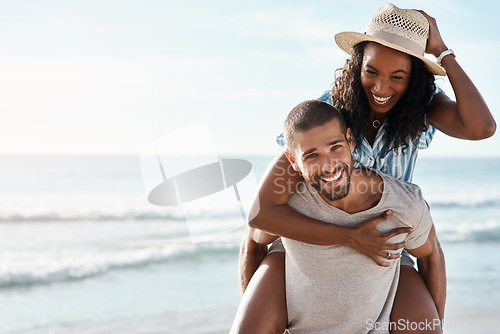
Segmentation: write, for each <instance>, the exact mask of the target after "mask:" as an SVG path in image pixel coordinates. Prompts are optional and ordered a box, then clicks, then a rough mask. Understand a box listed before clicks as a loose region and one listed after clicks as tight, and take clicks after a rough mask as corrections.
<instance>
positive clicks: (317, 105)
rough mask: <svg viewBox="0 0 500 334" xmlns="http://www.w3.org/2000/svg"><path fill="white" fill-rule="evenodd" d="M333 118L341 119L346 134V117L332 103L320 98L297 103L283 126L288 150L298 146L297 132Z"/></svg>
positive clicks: (342, 128) (343, 131)
mask: <svg viewBox="0 0 500 334" xmlns="http://www.w3.org/2000/svg"><path fill="white" fill-rule="evenodd" d="M333 119H338V120H339V124H340V129H341V131H342V134H343V135H344V136H345V135H346V125H345V121H344V118H343V117H342V114H341V113H340V112H339V111H338V110H337V109H336V108H335V107H333V106H332V105H330V104H328V103H326V102H323V101H318V100H308V101H304V102H302V103H300V104H299V105H297V106H296V107H295V108H293V109H292V111H290V113H289V114H288V117H287V118H286V120H285V125H284V128H283V136H284V138H285V143H286V148H287V150H289V151H292V150H293V149H294V148H295V147H296V143H295V141H294V135H295V133H297V132H305V131H308V130H311V129H312V128H315V127H318V126H322V125H324V124H325V123H327V122H329V121H331V120H333Z"/></svg>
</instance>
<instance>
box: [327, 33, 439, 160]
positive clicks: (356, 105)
mask: <svg viewBox="0 0 500 334" xmlns="http://www.w3.org/2000/svg"><path fill="white" fill-rule="evenodd" d="M367 44H368V42H362V43H359V44H357V45H355V46H354V48H353V49H354V52H353V54H352V56H351V58H350V59H348V60H347V61H346V64H345V65H344V68H342V69H338V70H337V76H336V78H335V83H334V86H333V88H332V100H333V104H334V106H335V107H336V108H337V109H339V110H340V112H341V113H342V115H343V116H344V119H345V121H346V124H347V126H348V127H350V128H351V131H352V135H353V137H354V141H355V143H356V146H359V145H361V142H362V140H363V129H364V128H366V126H367V124H369V123H368V122H369V121H370V119H369V116H370V106H369V104H368V99H367V97H366V94H365V92H364V90H363V87H362V85H361V64H362V62H363V55H364V50H365V47H366V45H367ZM410 58H411V75H410V83H409V85H408V88H407V89H406V92H405V94H404V95H403V97H402V98H401V99H400V100H399V101H398V103H397V104H396V105H395V106H394V107H393V108H392V109H391V110H390V111H389V112H388V114H387V118H386V128H385V131H386V133H387V144H388V145H389V147H388V148H389V149H392V150H395V149H397V148H399V147H403V152H405V150H406V148H408V144H409V143H408V141H407V138H409V139H410V140H411V141H412V142H413V143H414V144H417V143H418V140H419V135H420V134H421V133H422V132H424V131H426V130H427V126H426V124H425V114H426V112H427V109H428V106H429V103H430V101H431V98H432V96H433V93H434V91H435V89H436V86H435V83H434V75H433V74H432V73H430V72H429V71H428V70H427V69H426V68H425V65H424V63H423V62H422V61H421V60H420V59H418V58H416V57H410ZM339 72H340V73H339Z"/></svg>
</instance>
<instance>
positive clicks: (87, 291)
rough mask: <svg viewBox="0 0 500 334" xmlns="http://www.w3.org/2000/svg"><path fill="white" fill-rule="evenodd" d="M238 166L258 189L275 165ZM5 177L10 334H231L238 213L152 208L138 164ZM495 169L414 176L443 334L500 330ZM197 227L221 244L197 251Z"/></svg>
mask: <svg viewBox="0 0 500 334" xmlns="http://www.w3.org/2000/svg"><path fill="white" fill-rule="evenodd" d="M232 158H239V159H245V160H248V161H249V162H251V164H252V167H253V170H254V172H255V178H256V181H258V180H259V179H260V178H261V176H262V174H263V173H264V170H265V168H266V167H267V165H268V164H269V162H270V161H271V159H272V157H269V156H240V157H232ZM0 166H2V175H3V176H4V177H2V179H1V181H0V200H1V201H2V203H3V205H2V207H3V209H2V212H1V213H0V259H1V262H0V333H23V334H27V333H30V334H31V333H92V334H96V333H124V334H129V333H130V334H131V333H194V334H196V333H200V334H201V333H205V334H209V333H210V334H215V333H227V332H228V330H229V328H230V326H231V323H232V319H233V317H234V315H235V312H236V308H237V306H238V302H239V298H240V293H239V287H238V274H237V270H238V252H239V245H240V242H241V237H242V235H243V231H244V226H242V225H240V224H241V223H240V222H239V220H240V219H241V217H238V214H237V213H235V212H234V210H233V209H232V208H231V207H230V206H229V204H228V205H227V206H226V205H225V204H224V203H220V201H218V200H217V201H216V200H215V199H213V200H212V201H213V202H211V203H210V199H208V201H209V204H210V205H209V206H207V207H201V208H200V210H199V211H197V212H196V214H195V215H194V216H193V217H190V221H189V222H188V221H186V219H185V217H183V214H182V211H180V210H179V209H178V208H169V207H159V206H154V205H151V204H150V203H148V201H147V191H145V187H144V184H143V177H142V174H141V167H140V157H139V156H2V157H0ZM498 170H500V159H498V158H484V159H472V158H471V159H463V158H431V157H425V158H424V157H422V158H420V160H419V161H418V164H417V167H416V169H415V176H414V180H413V181H414V182H415V183H416V184H418V185H419V186H420V187H421V188H422V191H423V194H424V198H425V199H426V200H427V202H428V203H429V206H430V208H431V213H432V216H433V219H434V223H435V226H436V230H437V233H438V236H439V238H440V241H441V245H442V248H443V250H444V252H445V256H446V265H447V279H448V299H447V307H446V319H445V333H452V334H465V333H498V332H500V266H499V265H498V261H497V260H496V254H497V253H498V251H499V250H500V218H499V217H500V176H499V175H498V174H497V173H498ZM464 175H466V176H467V177H464ZM193 222H198V223H202V224H203V226H204V231H205V232H204V233H208V234H210V232H211V231H218V232H220V231H224V233H218V234H214V236H212V237H210V238H207V239H206V240H204V241H203V242H196V243H193V239H192V235H191V233H192V229H191V227H192V226H195V225H194V224H193V225H190V224H189V223H193ZM227 226H232V227H233V228H231V229H227Z"/></svg>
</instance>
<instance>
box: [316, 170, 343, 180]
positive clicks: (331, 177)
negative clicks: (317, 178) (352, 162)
mask: <svg viewBox="0 0 500 334" xmlns="http://www.w3.org/2000/svg"><path fill="white" fill-rule="evenodd" d="M341 175H342V170H339V171H338V172H337V173H336V174H334V175H332V176H330V177H322V178H321V179H322V180H323V181H325V182H335V181H337V180H338V179H339V178H340V176H341Z"/></svg>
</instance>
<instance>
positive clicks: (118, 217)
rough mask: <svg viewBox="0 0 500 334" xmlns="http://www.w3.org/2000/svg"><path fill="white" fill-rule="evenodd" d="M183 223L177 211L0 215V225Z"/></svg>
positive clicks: (206, 213)
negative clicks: (99, 222) (26, 223)
mask: <svg viewBox="0 0 500 334" xmlns="http://www.w3.org/2000/svg"><path fill="white" fill-rule="evenodd" d="M240 215H241V212H238V211H235V210H227V211H224V210H214V211H212V210H199V211H198V212H190V215H189V217H190V219H206V218H210V219H226V218H234V217H238V216H240ZM148 220H152V221H161V220H164V221H185V220H186V217H185V215H184V213H183V212H179V210H171V211H167V210H165V211H163V212H162V211H159V210H147V209H146V210H141V211H121V212H119V211H118V212H117V211H106V210H105V209H100V210H99V211H96V210H94V209H90V210H80V211H78V212H75V211H70V210H68V211H66V212H64V210H60V211H48V212H40V211H38V212H32V213H30V212H25V213H8V212H4V213H0V223H18V222H77V221H148Z"/></svg>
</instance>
